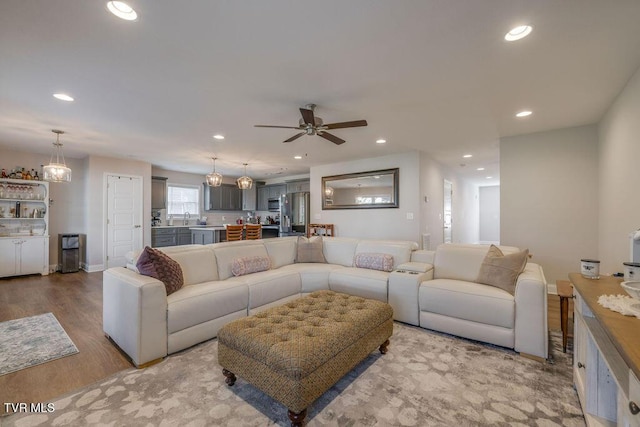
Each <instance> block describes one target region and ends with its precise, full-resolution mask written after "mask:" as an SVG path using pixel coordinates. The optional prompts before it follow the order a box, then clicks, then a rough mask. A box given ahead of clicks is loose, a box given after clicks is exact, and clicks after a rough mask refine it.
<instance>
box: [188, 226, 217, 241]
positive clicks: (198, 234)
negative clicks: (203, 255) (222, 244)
mask: <svg viewBox="0 0 640 427" xmlns="http://www.w3.org/2000/svg"><path fill="white" fill-rule="evenodd" d="M220 233H221V230H213V229H210V228H204V229H201V230H191V242H192V243H194V244H196V245H208V244H210V243H218V242H219V241H220Z"/></svg>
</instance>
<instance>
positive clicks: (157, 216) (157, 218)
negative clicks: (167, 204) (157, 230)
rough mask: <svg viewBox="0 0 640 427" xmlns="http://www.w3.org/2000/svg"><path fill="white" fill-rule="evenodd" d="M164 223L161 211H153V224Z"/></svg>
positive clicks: (154, 225) (153, 225)
mask: <svg viewBox="0 0 640 427" xmlns="http://www.w3.org/2000/svg"><path fill="white" fill-rule="evenodd" d="M161 223H162V220H161V219H160V211H151V226H152V227H156V226H158V225H160V224H161Z"/></svg>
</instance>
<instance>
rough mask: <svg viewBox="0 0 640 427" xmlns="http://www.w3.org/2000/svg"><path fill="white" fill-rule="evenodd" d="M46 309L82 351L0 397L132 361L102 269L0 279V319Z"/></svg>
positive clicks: (556, 323)
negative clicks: (105, 321) (107, 321)
mask: <svg viewBox="0 0 640 427" xmlns="http://www.w3.org/2000/svg"><path fill="white" fill-rule="evenodd" d="M548 305H549V309H548V322H549V329H557V330H559V329H560V301H559V298H558V296H557V295H549V297H548ZM572 311H573V306H572V305H571V303H570V306H569V312H570V313H571V312H572ZM48 312H51V313H53V314H54V315H55V316H56V318H57V319H58V321H59V322H60V324H61V325H62V327H63V328H64V330H65V331H66V332H67V334H68V335H69V337H71V339H72V340H73V342H74V343H75V344H76V346H77V347H78V350H79V351H80V352H79V353H77V354H74V355H72V356H67V357H63V358H62V359H58V360H54V361H51V362H48V363H45V364H43V365H39V366H34V367H31V368H28V369H23V370H20V371H18V372H14V373H11V374H7V375H3V376H0V402H12V403H18V402H26V403H38V402H45V401H47V400H49V399H52V398H54V397H57V396H60V395H62V394H65V393H68V392H70V391H73V390H75V389H77V388H80V387H84V386H86V385H89V384H92V383H94V382H96V381H99V380H101V379H103V378H106V377H108V376H110V375H112V374H114V373H116V372H119V371H121V370H124V369H127V368H130V367H132V366H133V365H132V364H131V363H130V362H129V361H128V360H127V358H126V357H125V356H124V355H123V354H122V353H121V352H120V351H119V350H118V349H117V348H116V347H115V346H114V345H113V344H112V343H111V342H110V341H109V340H108V339H107V338H106V337H105V336H104V333H103V332H102V273H85V272H78V273H70V274H60V273H55V274H50V275H49V276H44V277H41V276H27V277H21V278H10V279H0V321H5V320H12V319H18V318H20V317H26V316H34V315H36V314H43V313H48ZM570 324H571V322H570ZM1 339H2V338H1V337H0V343H1ZM4 412H5V410H4V405H2V409H1V411H0V414H3V413H4Z"/></svg>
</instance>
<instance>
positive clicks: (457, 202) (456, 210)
mask: <svg viewBox="0 0 640 427" xmlns="http://www.w3.org/2000/svg"><path fill="white" fill-rule="evenodd" d="M419 157H420V194H419V199H420V205H421V213H420V233H429V234H430V235H431V249H435V248H436V246H437V245H439V244H441V243H443V242H444V233H443V231H444V230H443V226H444V223H443V218H442V213H443V205H444V180H445V179H446V180H448V181H451V183H452V184H453V201H452V209H453V218H452V226H453V233H452V240H453V242H454V243H476V242H477V241H478V234H479V225H478V215H479V205H478V188H477V186H475V185H473V184H471V183H469V182H466V181H464V180H462V179H460V178H459V177H458V176H457V175H456V174H455V173H454V172H453V171H452V170H450V169H449V168H447V167H445V166H443V165H441V164H440V163H438V162H436V161H435V160H433V159H432V158H431V157H430V156H429V155H428V154H426V153H424V152H422V153H420V154H419ZM426 198H428V200H429V201H428V202H427V201H426Z"/></svg>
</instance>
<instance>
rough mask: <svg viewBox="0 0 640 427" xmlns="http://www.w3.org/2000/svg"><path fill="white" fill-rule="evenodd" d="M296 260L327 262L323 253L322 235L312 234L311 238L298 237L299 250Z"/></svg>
mask: <svg viewBox="0 0 640 427" xmlns="http://www.w3.org/2000/svg"><path fill="white" fill-rule="evenodd" d="M296 262H319V263H326V262H327V260H326V259H324V254H323V253H322V236H312V237H309V238H306V237H303V236H299V237H298V250H297V253H296Z"/></svg>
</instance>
